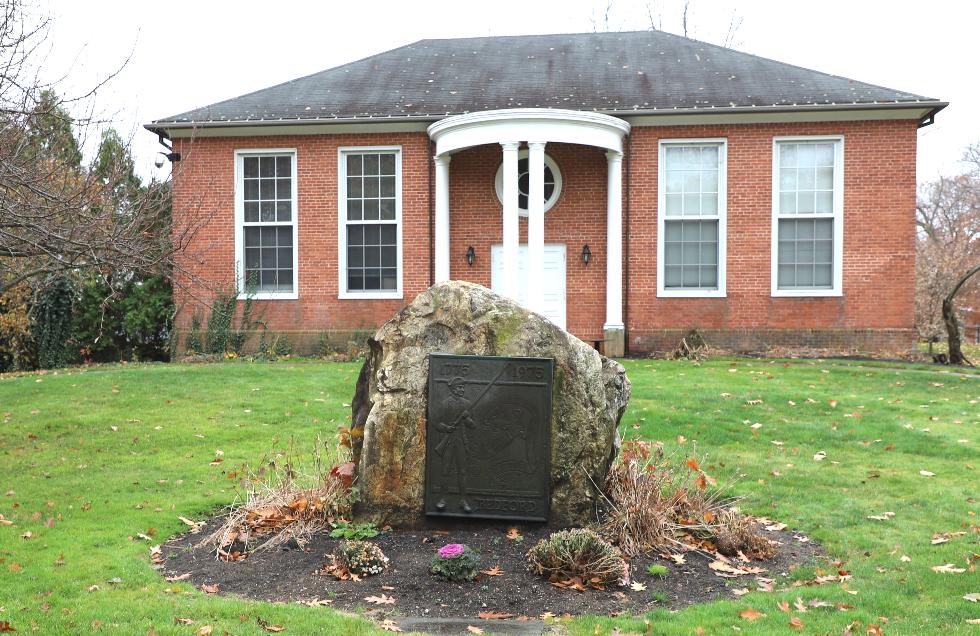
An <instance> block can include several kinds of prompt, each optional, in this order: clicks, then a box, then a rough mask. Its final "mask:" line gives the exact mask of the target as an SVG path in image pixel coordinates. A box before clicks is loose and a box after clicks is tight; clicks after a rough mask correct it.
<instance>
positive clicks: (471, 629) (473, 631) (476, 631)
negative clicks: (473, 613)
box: [466, 625, 483, 634]
mask: <svg viewBox="0 0 980 636" xmlns="http://www.w3.org/2000/svg"><path fill="white" fill-rule="evenodd" d="M466 631H468V632H469V633H471V634H482V633H483V630H482V629H480V628H479V627H474V626H472V625H467V626H466Z"/></svg>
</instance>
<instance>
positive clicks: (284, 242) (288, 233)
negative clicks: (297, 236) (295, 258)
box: [277, 226, 293, 247]
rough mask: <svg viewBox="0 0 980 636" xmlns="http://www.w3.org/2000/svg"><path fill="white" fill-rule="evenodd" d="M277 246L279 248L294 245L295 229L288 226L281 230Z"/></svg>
mask: <svg viewBox="0 0 980 636" xmlns="http://www.w3.org/2000/svg"><path fill="white" fill-rule="evenodd" d="M277 244H278V245H279V247H284V246H287V247H288V246H292V244H293V228H291V227H289V226H286V227H280V228H279V235H278V240H277Z"/></svg>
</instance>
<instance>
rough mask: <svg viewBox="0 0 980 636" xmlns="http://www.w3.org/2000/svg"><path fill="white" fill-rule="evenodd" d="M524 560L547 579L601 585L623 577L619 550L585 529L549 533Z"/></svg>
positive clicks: (622, 562) (624, 572) (623, 566)
mask: <svg viewBox="0 0 980 636" xmlns="http://www.w3.org/2000/svg"><path fill="white" fill-rule="evenodd" d="M527 558H528V561H530V563H531V567H532V568H533V569H534V571H535V572H537V573H538V574H540V575H543V576H547V577H549V578H551V579H558V580H568V579H572V578H576V577H577V578H580V579H582V581H585V582H588V583H590V584H593V585H595V584H599V585H601V584H603V583H612V582H615V581H621V580H623V579H624V578H625V577H626V576H627V569H626V562H625V561H623V557H622V555H621V554H620V552H619V549H618V548H616V547H615V546H613V545H612V544H611V543H609V542H608V541H604V540H603V539H602V538H600V537H599V535H597V534H596V533H595V532H593V531H592V530H588V529H586V528H573V529H571V530H562V531H560V532H555V533H553V534H552V535H551V536H550V537H548V538H547V539H542V540H541V541H539V542H538V544H537V545H536V546H534V547H533V548H531V550H530V551H529V552H528V553H527Z"/></svg>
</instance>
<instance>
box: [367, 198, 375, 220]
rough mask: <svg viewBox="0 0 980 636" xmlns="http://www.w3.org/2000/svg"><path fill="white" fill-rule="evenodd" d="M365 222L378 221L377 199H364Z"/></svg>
mask: <svg viewBox="0 0 980 636" xmlns="http://www.w3.org/2000/svg"><path fill="white" fill-rule="evenodd" d="M364 220H365V221H377V220H378V200H377V199H364Z"/></svg>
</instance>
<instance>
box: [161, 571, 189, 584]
mask: <svg viewBox="0 0 980 636" xmlns="http://www.w3.org/2000/svg"><path fill="white" fill-rule="evenodd" d="M190 577H191V572H184V573H183V574H180V575H178V576H168V577H167V578H165V579H164V581H166V582H167V583H176V582H177V581H183V580H185V579H189V578H190Z"/></svg>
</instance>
